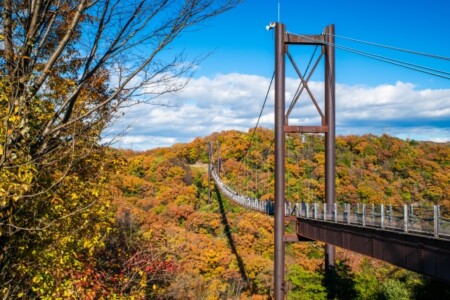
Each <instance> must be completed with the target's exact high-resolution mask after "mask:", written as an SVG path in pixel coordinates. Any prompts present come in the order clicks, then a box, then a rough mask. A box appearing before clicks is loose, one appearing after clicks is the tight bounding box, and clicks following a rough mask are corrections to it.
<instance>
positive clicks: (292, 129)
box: [284, 125, 328, 133]
mask: <svg viewBox="0 0 450 300" xmlns="http://www.w3.org/2000/svg"><path fill="white" fill-rule="evenodd" d="M284 132H285V133H325V132H328V126H293V125H285V126H284Z"/></svg>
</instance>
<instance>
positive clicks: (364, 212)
mask: <svg viewBox="0 0 450 300" xmlns="http://www.w3.org/2000/svg"><path fill="white" fill-rule="evenodd" d="M362 226H366V204H365V203H363V205H362Z"/></svg>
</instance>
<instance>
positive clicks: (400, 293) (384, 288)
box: [379, 279, 411, 300]
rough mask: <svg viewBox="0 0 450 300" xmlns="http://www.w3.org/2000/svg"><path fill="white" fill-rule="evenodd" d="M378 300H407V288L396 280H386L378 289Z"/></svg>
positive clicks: (409, 296) (409, 297)
mask: <svg viewBox="0 0 450 300" xmlns="http://www.w3.org/2000/svg"><path fill="white" fill-rule="evenodd" d="M379 299H380V300H409V299H411V295H410V292H409V289H408V287H407V286H406V285H405V284H404V283H402V282H401V281H399V280H397V279H387V280H386V281H385V282H383V284H382V285H381V287H380V295H379Z"/></svg>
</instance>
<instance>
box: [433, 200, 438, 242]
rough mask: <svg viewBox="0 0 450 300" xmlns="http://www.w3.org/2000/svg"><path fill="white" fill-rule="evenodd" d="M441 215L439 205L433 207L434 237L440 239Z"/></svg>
mask: <svg viewBox="0 0 450 300" xmlns="http://www.w3.org/2000/svg"><path fill="white" fill-rule="evenodd" d="M439 215H440V213H439V205H433V220H434V237H435V238H438V237H439V223H440V222H439V221H440V220H439V219H440V216H439Z"/></svg>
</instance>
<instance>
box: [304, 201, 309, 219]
mask: <svg viewBox="0 0 450 300" xmlns="http://www.w3.org/2000/svg"><path fill="white" fill-rule="evenodd" d="M305 206H306V218H307V219H309V203H305Z"/></svg>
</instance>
